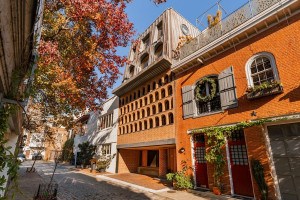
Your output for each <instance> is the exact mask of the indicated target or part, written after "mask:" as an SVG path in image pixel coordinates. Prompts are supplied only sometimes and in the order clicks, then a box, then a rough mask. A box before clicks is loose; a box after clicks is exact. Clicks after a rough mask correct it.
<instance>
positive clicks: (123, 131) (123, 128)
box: [122, 126, 125, 134]
mask: <svg viewBox="0 0 300 200" xmlns="http://www.w3.org/2000/svg"><path fill="white" fill-rule="evenodd" d="M122 134H125V126H123V132H122Z"/></svg>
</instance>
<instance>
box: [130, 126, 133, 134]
mask: <svg viewBox="0 0 300 200" xmlns="http://www.w3.org/2000/svg"><path fill="white" fill-rule="evenodd" d="M132 132H133V125H132V124H130V133H132Z"/></svg>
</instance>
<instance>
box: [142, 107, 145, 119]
mask: <svg viewBox="0 0 300 200" xmlns="http://www.w3.org/2000/svg"><path fill="white" fill-rule="evenodd" d="M144 117H145V110H144V109H143V110H142V118H144Z"/></svg>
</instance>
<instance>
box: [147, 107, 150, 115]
mask: <svg viewBox="0 0 300 200" xmlns="http://www.w3.org/2000/svg"><path fill="white" fill-rule="evenodd" d="M150 115H151V114H150V108H147V116H150Z"/></svg>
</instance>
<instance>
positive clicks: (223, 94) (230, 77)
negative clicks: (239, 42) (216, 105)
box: [218, 66, 238, 109]
mask: <svg viewBox="0 0 300 200" xmlns="http://www.w3.org/2000/svg"><path fill="white" fill-rule="evenodd" d="M218 81H219V91H220V98H221V106H222V109H229V108H235V107H237V106H238V100H237V95H236V86H235V81H234V74H233V67H232V66H231V67H229V68H227V69H225V70H224V71H222V72H221V73H220V74H219V77H218Z"/></svg>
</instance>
